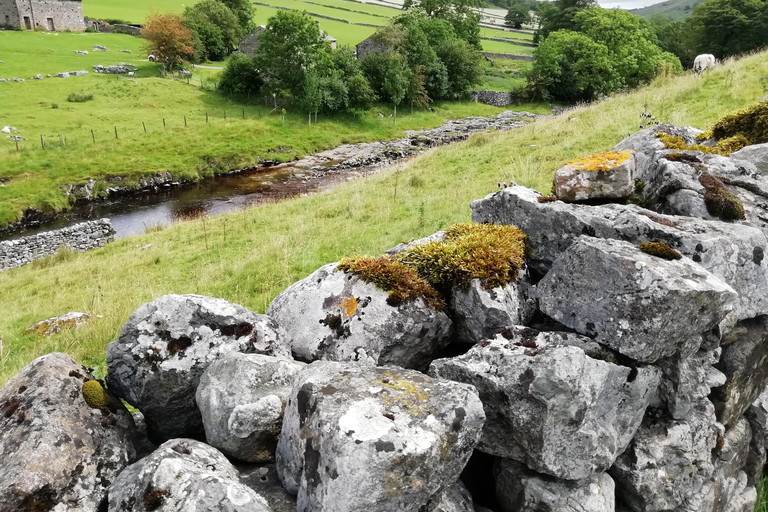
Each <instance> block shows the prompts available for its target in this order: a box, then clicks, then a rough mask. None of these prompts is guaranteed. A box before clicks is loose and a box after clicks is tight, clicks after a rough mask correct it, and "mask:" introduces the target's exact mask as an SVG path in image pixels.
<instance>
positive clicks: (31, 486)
mask: <svg viewBox="0 0 768 512" xmlns="http://www.w3.org/2000/svg"><path fill="white" fill-rule="evenodd" d="M86 383H93V384H88V385H87V386H86V390H85V391H86V394H87V395H88V396H89V397H88V398H87V397H86V396H85V395H84V393H83V391H84V389H83V386H84V384H86ZM89 402H90V404H93V405H90V404H89ZM0 407H1V408H2V414H1V415H0V451H1V453H3V457H2V458H1V459H0V482H2V485H0V510H3V511H6V510H7V511H11V510H13V511H15V510H24V511H32V510H35V511H37V510H54V511H60V512H63V511H66V510H97V509H99V507H100V506H101V505H102V502H103V501H104V500H105V498H106V495H107V489H108V487H109V485H110V484H111V483H112V481H113V480H114V479H115V477H116V476H117V474H118V473H119V472H120V471H121V470H122V469H123V468H124V467H125V466H127V465H128V464H130V463H132V462H133V461H134V460H135V458H136V448H135V441H136V437H135V434H136V432H135V426H134V424H133V420H132V418H131V414H130V413H129V412H128V411H127V410H126V409H125V407H123V405H122V404H121V403H120V401H119V400H117V399H116V398H115V397H114V396H112V395H111V394H110V393H109V392H108V391H106V390H104V388H103V387H102V386H101V384H100V383H99V382H98V381H95V380H93V376H92V375H91V374H90V373H89V371H88V370H87V369H86V368H85V367H84V366H82V365H80V364H78V363H77V362H75V360H74V359H72V358H71V357H70V356H68V355H66V354H59V353H54V354H48V355H45V356H42V357H39V358H37V359H35V360H34V361H32V362H31V363H29V364H28V365H27V366H25V367H24V368H23V369H22V370H21V371H20V372H19V373H17V374H16V375H15V376H13V377H11V379H9V380H8V382H6V383H5V385H4V386H3V387H2V389H0Z"/></svg>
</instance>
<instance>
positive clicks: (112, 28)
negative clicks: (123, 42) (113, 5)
mask: <svg viewBox="0 0 768 512" xmlns="http://www.w3.org/2000/svg"><path fill="white" fill-rule="evenodd" d="M85 26H86V27H87V28H90V29H93V30H95V31H96V32H104V33H106V34H111V33H113V32H117V33H119V34H130V35H132V36H137V37H140V36H141V25H125V24H122V23H118V24H115V25H112V24H110V23H107V22H106V21H104V20H92V19H86V20H85Z"/></svg>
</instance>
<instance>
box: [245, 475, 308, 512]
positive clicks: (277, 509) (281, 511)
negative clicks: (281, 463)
mask: <svg viewBox="0 0 768 512" xmlns="http://www.w3.org/2000/svg"><path fill="white" fill-rule="evenodd" d="M238 469H239V470H240V481H241V482H243V484H245V485H246V486H248V487H249V488H250V489H252V490H254V491H255V492H256V493H257V494H259V495H260V496H262V497H263V498H264V499H266V500H267V503H269V507H270V508H271V509H272V512H296V496H294V495H293V494H291V493H289V492H288V491H286V490H285V487H283V484H282V482H280V477H279V475H278V474H277V467H276V466H275V465H274V464H266V465H263V466H250V467H245V468H242V467H241V468H238Z"/></svg>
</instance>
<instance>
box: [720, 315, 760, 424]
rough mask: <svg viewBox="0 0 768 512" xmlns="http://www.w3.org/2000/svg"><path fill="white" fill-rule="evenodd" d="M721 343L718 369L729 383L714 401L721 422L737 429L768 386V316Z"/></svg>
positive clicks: (745, 324)
mask: <svg viewBox="0 0 768 512" xmlns="http://www.w3.org/2000/svg"><path fill="white" fill-rule="evenodd" d="M721 343H722V347H723V354H722V355H721V356H720V361H719V362H718V363H717V364H716V365H715V367H716V368H717V369H718V370H720V371H721V372H723V373H724V374H725V377H726V379H725V382H724V384H722V385H721V386H720V387H717V388H715V389H714V390H713V392H712V397H711V398H712V402H714V404H715V410H716V411H717V418H718V421H720V422H721V423H723V424H725V425H734V424H735V423H736V422H737V421H738V420H739V418H741V415H742V414H744V412H745V411H746V410H747V409H748V408H749V406H750V405H751V404H752V403H753V402H754V401H755V400H756V399H757V398H758V397H759V396H760V394H761V393H762V392H763V391H764V390H765V388H766V386H768V316H761V317H758V318H753V319H751V320H744V321H742V322H739V323H738V324H737V325H736V327H734V328H733V330H731V331H730V332H729V333H728V334H727V335H726V336H725V337H724V338H723V340H722V342H721Z"/></svg>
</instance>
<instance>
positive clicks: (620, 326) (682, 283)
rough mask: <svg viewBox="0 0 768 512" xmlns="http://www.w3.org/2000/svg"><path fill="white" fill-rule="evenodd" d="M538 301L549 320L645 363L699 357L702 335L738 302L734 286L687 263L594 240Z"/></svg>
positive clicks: (579, 244) (560, 267)
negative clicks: (673, 358)
mask: <svg viewBox="0 0 768 512" xmlns="http://www.w3.org/2000/svg"><path fill="white" fill-rule="evenodd" d="M536 295H537V297H538V299H539V308H540V309H541V311H542V312H544V313H545V314H547V315H548V316H550V317H552V318H554V319H555V320H557V321H558V322H561V323H562V324H564V325H566V326H568V327H570V328H572V329H575V330H576V331H577V332H580V333H582V334H585V335H587V336H590V337H593V338H594V339H595V340H596V341H598V342H599V343H602V344H604V345H607V346H609V347H610V348H612V349H613V350H616V351H617V352H619V353H621V354H624V355H625V356H627V357H631V358H633V359H635V360H637V361H642V362H654V361H656V360H657V359H659V358H663V357H670V356H674V355H678V354H679V355H681V356H682V357H685V356H687V355H690V354H692V353H693V352H695V351H696V350H698V348H699V345H700V344H701V338H700V333H703V332H706V331H709V330H710V329H712V328H713V327H715V326H717V325H718V323H719V322H720V321H721V320H723V319H724V318H725V316H726V315H727V314H728V313H729V312H730V311H731V309H732V308H733V304H734V302H735V300H736V293H735V292H734V291H733V289H732V288H731V287H730V286H728V285H727V284H725V283H724V282H723V281H721V280H720V279H719V278H717V277H716V276H714V275H713V274H711V273H710V272H707V271H706V270H704V269H703V268H701V267H700V266H699V265H696V264H695V263H693V262H692V261H691V260H689V259H687V258H684V259H681V260H677V261H668V260H664V259H662V258H659V257H657V256H651V255H649V254H646V253H644V252H641V251H640V249H638V248H637V247H636V246H633V245H632V244H629V243H627V242H621V241H618V240H605V239H598V238H590V237H586V236H585V237H581V238H580V239H579V240H577V241H576V243H574V244H573V245H572V246H570V247H569V248H568V250H567V251H565V252H564V253H563V254H562V255H561V256H560V258H558V259H557V260H556V261H555V262H554V264H553V265H552V269H551V270H550V271H549V273H548V274H547V275H546V276H545V277H544V279H542V280H541V281H540V282H539V283H538V285H537V290H536ZM679 319H685V321H684V322H680V321H678V320H679Z"/></svg>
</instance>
